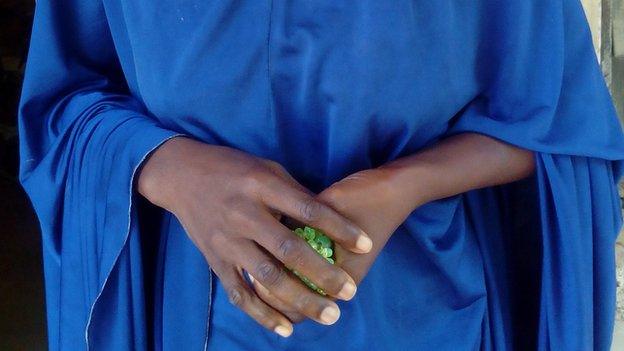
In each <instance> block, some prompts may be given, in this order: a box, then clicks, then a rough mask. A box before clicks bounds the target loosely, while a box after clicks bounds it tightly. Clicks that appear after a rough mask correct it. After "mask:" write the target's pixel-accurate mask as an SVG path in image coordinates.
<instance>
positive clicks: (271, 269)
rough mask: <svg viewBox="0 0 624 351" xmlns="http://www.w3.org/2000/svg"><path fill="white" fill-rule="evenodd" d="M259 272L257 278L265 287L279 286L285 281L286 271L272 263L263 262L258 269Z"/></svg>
mask: <svg viewBox="0 0 624 351" xmlns="http://www.w3.org/2000/svg"><path fill="white" fill-rule="evenodd" d="M256 270H257V271H258V276H257V278H258V279H259V280H260V281H261V282H262V284H263V285H265V286H273V287H274V286H277V285H279V284H280V283H281V282H282V281H283V279H284V271H283V270H282V269H280V268H279V267H278V266H276V265H275V264H273V263H272V262H262V263H260V264H258V267H257V268H256Z"/></svg>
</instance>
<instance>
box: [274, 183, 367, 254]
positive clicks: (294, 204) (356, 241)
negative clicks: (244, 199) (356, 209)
mask: <svg viewBox="0 0 624 351" xmlns="http://www.w3.org/2000/svg"><path fill="white" fill-rule="evenodd" d="M263 200H264V203H265V204H266V205H267V206H269V207H271V208H273V209H275V210H278V211H280V212H282V213H284V214H285V215H287V216H289V217H291V218H294V219H296V220H297V221H299V222H301V223H304V224H306V225H309V226H311V227H314V228H317V229H320V230H321V231H323V232H324V233H325V234H327V236H329V237H330V238H332V239H333V240H334V241H335V242H337V243H339V244H340V245H341V246H342V247H344V248H345V249H347V250H349V251H353V252H355V253H367V252H369V251H370V250H371V248H372V247H373V242H372V241H371V239H370V238H369V237H368V235H367V234H366V233H365V232H364V231H363V230H362V229H360V228H359V227H358V226H356V225H355V224H353V223H352V222H351V221H350V220H348V219H346V218H344V217H343V216H341V215H340V214H338V213H337V212H336V211H334V210H333V209H332V208H331V207H329V206H327V205H325V204H323V203H322V202H320V201H318V200H316V199H315V198H314V197H313V196H310V195H309V194H306V193H305V192H302V191H299V190H297V189H294V188H291V187H281V188H280V189H273V190H269V191H268V192H267V194H265V195H263Z"/></svg>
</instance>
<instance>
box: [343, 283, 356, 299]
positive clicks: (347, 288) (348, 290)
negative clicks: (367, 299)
mask: <svg viewBox="0 0 624 351" xmlns="http://www.w3.org/2000/svg"><path fill="white" fill-rule="evenodd" d="M356 290H357V287H356V286H355V284H353V283H352V282H346V283H345V284H344V285H343V286H342V289H340V291H339V292H338V297H339V298H340V299H342V300H345V301H348V300H351V299H352V298H353V296H355V291H356Z"/></svg>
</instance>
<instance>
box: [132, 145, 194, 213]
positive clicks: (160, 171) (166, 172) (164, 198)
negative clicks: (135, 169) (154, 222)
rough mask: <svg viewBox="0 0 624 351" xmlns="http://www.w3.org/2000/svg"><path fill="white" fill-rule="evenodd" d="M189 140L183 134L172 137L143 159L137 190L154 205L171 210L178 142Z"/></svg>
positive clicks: (178, 157)
mask: <svg viewBox="0 0 624 351" xmlns="http://www.w3.org/2000/svg"><path fill="white" fill-rule="evenodd" d="M185 141H190V140H189V139H188V138H185V137H183V136H179V137H174V138H171V139H169V140H167V141H166V142H164V143H163V144H162V145H160V146H159V147H158V148H157V149H156V150H154V151H153V152H152V153H151V155H149V156H148V157H147V159H146V160H145V161H144V163H143V165H142V167H141V168H140V170H139V173H138V180H137V191H138V192H139V193H140V194H141V195H143V197H145V198H146V199H147V200H149V201H150V202H151V203H153V204H154V205H157V206H159V207H162V208H164V209H166V210H169V211H171V210H172V207H173V204H172V199H174V198H175V197H174V196H173V193H174V192H175V191H174V190H173V189H172V188H173V187H174V185H175V184H176V183H177V182H176V180H175V175H176V173H177V172H175V170H176V169H180V166H181V165H179V164H178V162H179V160H180V153H179V152H180V151H179V149H180V146H181V145H180V144H181V143H184V142H185Z"/></svg>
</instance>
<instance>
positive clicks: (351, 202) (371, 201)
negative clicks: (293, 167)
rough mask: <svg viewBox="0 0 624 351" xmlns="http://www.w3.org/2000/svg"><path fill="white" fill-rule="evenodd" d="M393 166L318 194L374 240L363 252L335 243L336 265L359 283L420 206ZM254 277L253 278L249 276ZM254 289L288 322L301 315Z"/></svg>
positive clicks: (359, 175) (357, 176)
mask: <svg viewBox="0 0 624 351" xmlns="http://www.w3.org/2000/svg"><path fill="white" fill-rule="evenodd" d="M393 172H394V170H393V169H392V167H381V168H376V169H369V170H365V171H360V172H357V173H354V174H352V175H350V176H348V177H346V178H344V179H342V180H340V181H338V182H336V183H334V184H333V185H331V186H330V187H329V188H327V189H325V190H324V191H323V192H322V193H320V194H319V195H318V196H317V199H318V200H320V201H321V202H324V203H325V204H327V205H329V206H330V207H332V208H333V209H334V210H336V211H337V212H338V213H340V214H341V215H343V216H345V217H346V218H348V219H350V220H351V221H353V222H354V223H355V224H356V225H357V226H359V227H360V228H362V230H364V231H365V232H366V233H367V234H368V235H369V236H370V238H371V239H372V240H373V249H372V250H371V251H370V252H369V253H366V254H353V253H350V252H349V251H347V250H345V249H343V248H341V247H339V246H338V245H335V254H336V255H335V256H336V265H338V266H340V267H341V268H342V269H344V270H345V271H346V272H347V273H348V274H349V275H350V276H351V277H352V278H353V279H354V280H355V283H356V284H359V283H360V282H361V281H362V279H364V277H365V276H366V273H367V272H368V270H369V269H370V267H371V266H372V264H373V262H374V261H375V259H376V258H377V255H378V254H379V252H381V249H382V248H383V246H384V245H385V244H386V242H387V241H388V239H389V238H390V236H391V235H392V233H394V231H395V230H396V229H397V228H398V227H399V226H400V225H401V223H403V221H405V219H406V218H407V216H408V215H409V214H410V213H411V212H412V211H413V210H414V209H415V208H416V207H417V206H419V205H420V203H419V200H418V199H415V198H413V196H411V195H409V194H407V193H406V192H405V191H402V188H403V187H402V186H401V184H400V182H399V180H398V179H397V177H394V174H393ZM252 280H253V279H252ZM253 284H254V287H255V289H256V292H257V293H258V295H259V296H260V298H262V299H263V300H264V301H265V302H266V303H268V304H269V305H271V306H272V307H273V308H275V309H276V310H278V311H281V312H282V313H284V315H286V316H287V317H288V318H289V319H290V320H291V321H293V322H299V321H301V320H303V318H304V316H303V315H301V314H299V313H296V312H295V311H294V309H293V308H292V307H290V306H288V305H287V304H286V303H284V302H282V301H281V300H279V299H277V298H276V297H275V296H273V295H271V294H270V293H269V292H268V290H267V289H266V288H264V287H263V286H262V285H260V284H259V283H258V282H257V281H255V280H253Z"/></svg>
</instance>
